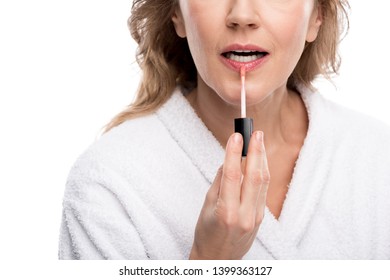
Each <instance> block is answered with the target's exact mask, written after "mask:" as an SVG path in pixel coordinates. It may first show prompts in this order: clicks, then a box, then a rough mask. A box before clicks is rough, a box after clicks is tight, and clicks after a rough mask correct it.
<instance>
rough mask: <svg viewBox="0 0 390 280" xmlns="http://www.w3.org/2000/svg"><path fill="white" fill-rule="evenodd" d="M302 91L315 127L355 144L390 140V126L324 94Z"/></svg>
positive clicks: (302, 89)
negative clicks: (352, 141)
mask: <svg viewBox="0 0 390 280" xmlns="http://www.w3.org/2000/svg"><path fill="white" fill-rule="evenodd" d="M300 90H301V91H300V92H301V95H302V98H303V100H304V102H305V105H306V108H307V111H308V114H309V119H310V120H311V121H313V125H315V126H322V127H323V128H324V129H328V130H329V132H331V134H333V135H334V137H337V138H338V139H339V140H342V139H351V138H353V139H354V142H364V141H374V142H379V141H385V140H388V141H389V140H390V126H389V125H388V124H386V123H384V122H383V121H380V120H378V119H375V118H374V117H371V116H369V115H366V114H364V113H362V112H358V111H356V110H354V109H351V108H347V107H345V106H343V105H341V104H338V103H336V102H334V101H331V100H329V99H327V98H326V97H324V95H323V94H322V93H319V92H315V91H310V90H308V89H305V88H301V89H300Z"/></svg>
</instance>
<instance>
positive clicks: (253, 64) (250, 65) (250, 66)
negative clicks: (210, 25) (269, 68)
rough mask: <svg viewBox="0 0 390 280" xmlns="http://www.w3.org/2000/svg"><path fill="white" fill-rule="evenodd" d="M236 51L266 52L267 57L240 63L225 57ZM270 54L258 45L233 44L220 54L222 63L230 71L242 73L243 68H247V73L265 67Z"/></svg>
mask: <svg viewBox="0 0 390 280" xmlns="http://www.w3.org/2000/svg"><path fill="white" fill-rule="evenodd" d="M235 50H241V51H257V52H266V53H267V55H265V56H263V57H262V58H259V59H256V60H253V61H250V62H238V61H235V60H231V59H228V58H226V57H225V56H223V55H222V54H223V53H226V52H231V51H235ZM269 55H270V53H269V52H268V51H267V50H265V49H263V48H261V47H259V46H256V45H250V44H248V45H241V44H232V45H229V46H227V47H226V48H224V49H223V50H222V52H221V54H220V57H221V60H222V62H223V63H224V64H225V65H226V66H227V67H228V68H230V69H232V70H234V71H236V72H240V70H241V68H242V67H243V66H245V69H246V71H247V72H250V71H254V70H256V69H257V68H259V67H260V66H261V65H263V64H264V63H265V62H266V61H267V60H268V57H269Z"/></svg>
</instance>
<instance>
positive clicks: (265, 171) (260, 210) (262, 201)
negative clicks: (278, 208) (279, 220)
mask: <svg viewBox="0 0 390 280" xmlns="http://www.w3.org/2000/svg"><path fill="white" fill-rule="evenodd" d="M261 157H262V159H261V162H262V166H261V177H262V178H263V184H262V186H261V189H260V192H259V198H258V202H257V214H256V222H257V223H260V222H261V220H262V219H263V217H264V209H265V206H266V202H267V192H268V187H269V184H270V181H271V176H270V172H269V168H268V160H267V153H266V150H265V145H264V135H263V141H262V145H261Z"/></svg>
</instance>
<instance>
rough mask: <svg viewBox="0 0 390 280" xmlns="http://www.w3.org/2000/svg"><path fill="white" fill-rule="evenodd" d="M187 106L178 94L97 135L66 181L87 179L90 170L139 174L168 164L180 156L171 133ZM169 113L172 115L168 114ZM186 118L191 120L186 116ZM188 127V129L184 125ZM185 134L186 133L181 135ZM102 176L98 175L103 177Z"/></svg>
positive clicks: (100, 172)
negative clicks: (153, 108) (162, 163)
mask: <svg viewBox="0 0 390 280" xmlns="http://www.w3.org/2000/svg"><path fill="white" fill-rule="evenodd" d="M188 107H189V105H188V104H186V100H185V98H184V97H183V96H182V94H181V93H180V92H178V91H175V92H174V93H173V95H172V96H171V98H170V99H168V101H167V102H166V103H165V104H164V105H163V106H162V107H161V108H160V109H158V110H157V111H156V112H154V113H152V114H149V115H146V116H142V117H138V118H134V119H131V120H128V121H126V122H124V123H122V124H120V125H118V126H116V127H114V128H112V129H111V130H110V131H108V132H107V133H105V134H103V135H101V136H100V138H99V139H98V140H96V141H95V142H94V143H93V144H91V145H90V146H89V147H88V148H87V149H86V150H85V151H84V152H83V153H82V154H81V155H80V156H79V158H78V159H77V160H76V162H75V164H74V166H73V168H72V169H71V172H70V175H69V178H73V177H75V175H76V176H78V177H79V176H80V174H81V173H83V175H82V176H84V177H85V176H87V175H88V174H89V173H91V172H92V170H99V171H98V172H97V173H99V174H103V170H102V169H104V171H107V170H111V171H113V172H115V173H118V174H119V175H123V174H126V175H127V174H128V173H130V172H132V173H137V172H138V173H140V170H141V171H142V169H145V166H149V167H150V166H151V165H152V164H153V163H154V162H159V163H161V162H162V161H163V162H167V161H169V160H170V158H171V157H170V156H169V155H170V154H175V155H177V154H179V155H180V154H181V153H180V147H179V145H178V141H177V139H176V138H175V137H174V133H173V132H172V130H174V129H176V126H177V123H178V122H179V121H180V119H181V121H183V118H180V116H183V115H185V114H186V112H187V111H188V110H189V109H188ZM171 112H174V114H173V113H171ZM185 118H186V119H188V118H190V117H189V116H185ZM187 127H188V126H187ZM184 133H185V132H184ZM102 176H103V175H101V176H99V177H102Z"/></svg>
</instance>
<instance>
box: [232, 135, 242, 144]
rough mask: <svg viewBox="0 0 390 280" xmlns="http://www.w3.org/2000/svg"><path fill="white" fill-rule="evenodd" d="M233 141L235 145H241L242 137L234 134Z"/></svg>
mask: <svg viewBox="0 0 390 280" xmlns="http://www.w3.org/2000/svg"><path fill="white" fill-rule="evenodd" d="M233 141H234V143H235V144H240V143H241V141H242V136H241V134H240V133H234V135H233Z"/></svg>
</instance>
